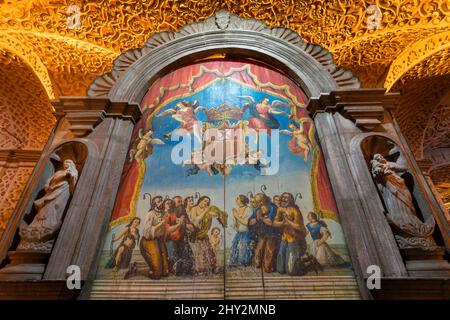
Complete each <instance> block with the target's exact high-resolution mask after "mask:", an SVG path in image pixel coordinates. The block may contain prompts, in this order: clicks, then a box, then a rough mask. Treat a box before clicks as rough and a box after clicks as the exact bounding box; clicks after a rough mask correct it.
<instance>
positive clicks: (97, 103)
mask: <svg viewBox="0 0 450 320" xmlns="http://www.w3.org/2000/svg"><path fill="white" fill-rule="evenodd" d="M52 104H53V106H54V107H55V113H54V114H55V116H56V117H65V119H66V120H67V121H68V122H69V124H70V128H69V129H70V131H72V132H73V133H74V135H75V136H77V137H83V136H86V135H88V134H89V133H91V132H92V131H93V130H94V128H95V127H96V126H97V125H98V124H99V123H100V122H101V121H102V120H103V119H104V118H106V117H113V118H121V119H126V120H130V121H132V122H133V123H136V121H137V120H138V119H139V117H140V116H141V114H142V112H141V110H140V108H139V106H138V105H136V104H129V103H127V102H116V101H114V102H112V101H110V100H109V99H108V98H99V97H61V99H59V100H54V101H52Z"/></svg>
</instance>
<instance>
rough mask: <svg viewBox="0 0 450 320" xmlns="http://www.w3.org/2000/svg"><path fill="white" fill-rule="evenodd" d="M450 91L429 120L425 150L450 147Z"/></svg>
mask: <svg viewBox="0 0 450 320" xmlns="http://www.w3.org/2000/svg"><path fill="white" fill-rule="evenodd" d="M449 128H450V91H448V92H447V94H446V96H444V98H442V99H441V101H440V103H439V104H438V105H437V107H436V108H435V109H434V111H433V113H432V115H431V117H430V119H429V120H428V123H427V126H426V129H425V136H424V143H423V144H424V149H425V150H424V151H425V152H426V151H427V150H428V149H437V148H450V130H449ZM449 161H450V159H449Z"/></svg>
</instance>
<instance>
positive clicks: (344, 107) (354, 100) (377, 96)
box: [307, 89, 399, 130]
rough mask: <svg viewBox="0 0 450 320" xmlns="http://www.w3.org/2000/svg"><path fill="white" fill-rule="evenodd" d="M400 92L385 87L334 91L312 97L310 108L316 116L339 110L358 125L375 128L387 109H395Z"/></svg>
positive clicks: (365, 128)
mask: <svg viewBox="0 0 450 320" xmlns="http://www.w3.org/2000/svg"><path fill="white" fill-rule="evenodd" d="M398 96H399V94H397V93H385V90H384V89H358V90H345V91H344V90H343V91H333V92H330V93H329V94H322V95H321V96H320V97H319V98H318V99H311V100H310V102H309V103H308V107H307V108H308V110H309V112H310V113H311V115H312V117H314V116H315V115H316V114H317V113H319V112H339V113H341V114H342V115H343V116H344V117H346V118H348V119H351V120H352V121H354V122H355V125H356V126H357V127H360V128H362V129H364V130H373V129H374V128H375V127H376V126H378V125H380V124H381V121H382V119H383V116H384V112H385V111H386V110H394V109H395V107H396V100H397V97H398Z"/></svg>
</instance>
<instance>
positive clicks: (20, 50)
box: [0, 31, 55, 99]
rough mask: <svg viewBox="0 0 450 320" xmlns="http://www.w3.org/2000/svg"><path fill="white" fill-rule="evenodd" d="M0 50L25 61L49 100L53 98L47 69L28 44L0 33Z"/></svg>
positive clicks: (52, 88) (53, 94)
mask: <svg viewBox="0 0 450 320" xmlns="http://www.w3.org/2000/svg"><path fill="white" fill-rule="evenodd" d="M0 48H2V49H4V50H7V51H9V52H11V53H14V54H15V55H16V56H18V57H19V58H20V59H22V60H23V61H26V62H27V64H28V65H30V67H31V68H32V69H33V72H34V74H35V75H36V76H37V77H38V79H39V80H40V82H41V84H42V86H43V87H44V88H45V91H46V92H47V96H48V97H49V98H50V99H54V98H55V92H54V87H53V84H52V81H51V79H50V75H49V73H48V70H47V67H46V66H45V64H44V62H43V61H42V60H41V58H40V57H39V56H38V55H37V54H36V53H35V52H34V50H33V49H32V47H31V46H30V45H29V44H27V43H26V42H23V41H20V40H19V39H17V38H16V37H13V36H10V35H8V34H6V33H3V32H1V31H0Z"/></svg>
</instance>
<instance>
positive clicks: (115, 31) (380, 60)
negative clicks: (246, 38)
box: [0, 0, 450, 95]
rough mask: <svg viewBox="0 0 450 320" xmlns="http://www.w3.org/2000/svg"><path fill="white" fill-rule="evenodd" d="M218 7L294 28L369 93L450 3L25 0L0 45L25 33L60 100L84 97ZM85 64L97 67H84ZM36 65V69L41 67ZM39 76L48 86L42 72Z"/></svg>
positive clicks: (444, 17) (8, 6)
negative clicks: (159, 39)
mask: <svg viewBox="0 0 450 320" xmlns="http://www.w3.org/2000/svg"><path fill="white" fill-rule="evenodd" d="M373 4H376V5H378V7H379V9H380V11H381V12H382V15H381V19H380V29H373V28H368V25H367V22H368V19H369V18H370V17H371V16H373V15H374V13H373V12H371V11H370V10H369V11H368V7H369V6H370V5H373ZM70 5H78V6H79V15H78V13H77V12H76V11H73V12H71V13H69V12H68V8H69V6H70ZM218 8H226V9H228V10H230V12H231V13H234V14H238V15H239V16H241V17H243V18H256V19H259V20H262V21H264V22H265V23H267V24H268V26H283V27H287V28H291V29H293V30H294V31H296V32H298V33H299V34H300V36H301V37H302V38H303V39H304V40H305V41H306V42H311V43H317V44H320V45H322V46H324V47H325V48H327V49H329V50H330V51H331V52H332V54H333V56H334V58H335V61H336V62H337V64H338V65H340V66H343V67H347V68H350V69H351V70H353V71H355V72H357V75H358V76H359V78H360V80H361V82H362V83H363V84H365V85H366V86H371V87H373V86H375V85H376V84H378V83H380V82H381V81H382V80H380V79H379V75H378V76H374V75H373V72H367V69H366V67H373V66H374V65H376V67H375V68H377V69H380V68H381V69H384V68H385V67H386V65H389V64H390V63H391V62H392V61H393V59H395V58H396V57H397V56H398V55H399V54H400V53H401V52H402V51H403V50H404V49H405V48H407V47H408V46H409V45H411V44H412V43H413V42H415V41H417V39H421V38H425V37H428V36H432V35H433V34H435V33H438V32H440V31H443V30H448V28H449V26H450V7H449V5H448V2H447V1H445V0H434V1H433V0H428V1H418V0H410V1H406V2H398V1H384V2H383V3H376V2H374V1H365V2H361V1H357V0H351V1H342V0H333V1H294V0H264V1H250V0H239V1H238V0H226V1H218V0H211V1H205V0H196V1H189V2H188V1H173V0H153V1H146V2H140V1H138V2H135V1H132V0H115V1H109V0H108V1H107V0H101V1H71V0H61V1H58V0H39V1H31V0H21V1H4V2H2V4H1V5H0V34H2V35H1V36H0V39H1V38H2V37H6V38H9V37H18V35H17V34H18V33H21V34H22V33H26V34H27V37H28V39H27V40H26V42H25V43H26V44H28V47H32V48H33V50H34V49H36V47H37V44H40V43H42V41H45V47H46V48H47V50H44V51H45V52H42V50H41V49H38V52H36V53H35V55H37V56H38V57H39V59H42V63H44V64H45V65H46V66H49V65H51V66H52V67H53V69H55V70H50V71H51V73H52V78H53V79H54V83H57V84H58V85H59V86H60V87H61V92H60V94H62V95H64V94H74V93H77V94H78V93H80V92H81V93H84V92H83V89H84V90H85V88H87V86H88V85H89V83H90V82H91V81H92V79H93V78H95V76H96V75H100V74H103V73H105V71H106V70H109V69H110V66H111V61H112V59H113V58H114V57H115V56H118V55H119V54H120V53H121V52H123V51H125V50H127V49H130V48H136V47H141V46H142V45H143V43H144V42H145V41H146V40H147V39H148V38H149V36H150V35H151V34H154V33H155V32H160V31H164V30H170V31H175V30H178V29H180V28H181V27H182V26H184V25H186V24H190V23H193V22H199V21H202V20H204V19H206V18H208V17H210V16H211V15H213V14H214V12H215V11H216V10H217V9H218ZM78 17H79V22H80V28H72V29H71V28H69V27H68V25H70V26H73V22H74V21H77V19H78ZM71 23H72V24H71ZM42 38H45V40H43V39H42ZM74 40H79V42H77V45H74V46H73V45H68V44H67V42H68V41H69V42H70V41H74ZM78 45H81V46H83V48H82V50H81V51H82V52H83V54H82V55H81V56H80V55H79V54H76V53H74V55H73V57H71V59H69V60H67V59H66V58H67V53H66V51H67V50H70V51H73V50H74V47H77V46H78ZM75 51H77V50H75ZM88 52H90V53H88ZM55 58H56V59H55ZM30 60H32V58H31V57H30ZM46 62H47V63H46ZM68 62H69V63H68ZM80 62H86V63H90V64H91V65H95V67H92V66H91V67H87V68H85V67H82V66H83V63H80ZM100 62H101V64H102V66H100V65H99V63H100ZM68 64H69V65H72V64H73V65H74V67H73V69H72V68H71V69H67V65H68ZM31 65H32V66H33V68H35V69H38V65H39V63H38V62H36V63H31ZM80 68H81V72H82V73H83V74H85V75H87V73H94V74H93V75H91V76H85V77H81V76H79V78H78V79H76V81H75V83H74V84H70V82H71V80H72V79H73V77H74V76H76V75H77V73H78V72H80ZM38 71H39V70H38ZM358 71H360V72H358ZM400 76H401V72H400ZM41 77H42V78H41ZM40 78H41V81H43V82H45V81H47V80H46V79H45V74H43V73H42V72H41V74H40ZM82 79H85V80H84V83H83V82H82ZM46 85H48V84H45V85H44V86H46Z"/></svg>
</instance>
